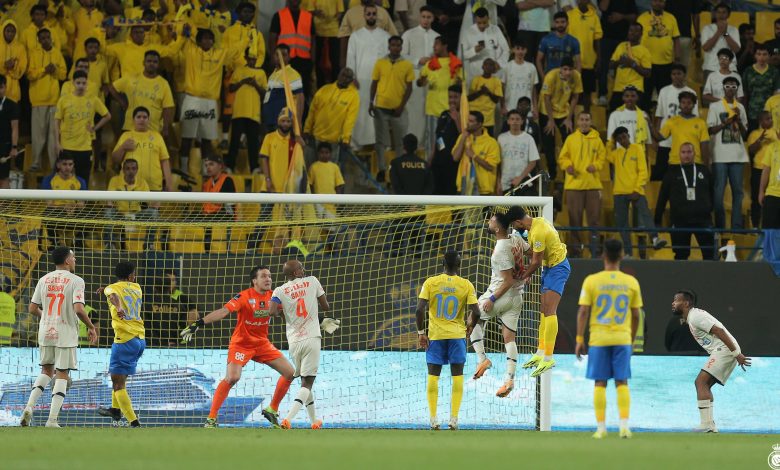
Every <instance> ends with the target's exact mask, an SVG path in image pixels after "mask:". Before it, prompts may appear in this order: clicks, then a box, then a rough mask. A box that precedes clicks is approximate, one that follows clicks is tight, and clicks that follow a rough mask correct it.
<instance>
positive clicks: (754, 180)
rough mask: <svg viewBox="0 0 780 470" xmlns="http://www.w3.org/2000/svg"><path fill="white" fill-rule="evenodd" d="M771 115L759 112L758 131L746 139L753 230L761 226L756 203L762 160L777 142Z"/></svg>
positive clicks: (762, 168) (759, 209) (759, 207)
mask: <svg viewBox="0 0 780 470" xmlns="http://www.w3.org/2000/svg"><path fill="white" fill-rule="evenodd" d="M773 127H774V123H773V120H772V113H771V112H769V111H761V113H760V114H759V115H758V129H756V130H754V131H753V132H751V133H750V135H749V136H748V139H747V146H748V154H749V155H750V159H751V161H752V162H753V168H752V169H751V173H750V221H751V222H752V224H753V228H758V227H760V226H761V204H759V203H758V189H759V187H760V186H761V173H762V172H763V170H764V158H765V156H766V155H767V154H768V153H769V152H768V150H769V148H770V145H772V144H773V143H775V142H777V141H778V140H779V139H778V136H777V131H775V130H774V129H773Z"/></svg>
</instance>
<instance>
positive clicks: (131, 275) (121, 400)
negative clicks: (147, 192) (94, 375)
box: [98, 261, 146, 427]
mask: <svg viewBox="0 0 780 470" xmlns="http://www.w3.org/2000/svg"><path fill="white" fill-rule="evenodd" d="M114 274H115V275H116V277H117V279H118V281H117V282H115V283H113V284H111V285H109V286H108V287H106V288H105V289H104V290H103V293H104V294H105V295H106V299H107V300H108V308H109V310H111V326H112V327H113V328H114V344H113V345H112V346H111V363H110V365H109V366H108V372H109V373H110V374H111V382H112V383H113V385H114V391H113V393H112V394H111V408H98V413H100V415H102V416H109V417H111V418H112V419H113V420H114V421H115V422H118V421H119V420H120V419H121V418H122V415H125V418H126V419H127V422H128V423H130V426H132V427H139V426H140V425H141V423H140V422H139V421H138V417H137V416H136V415H135V411H133V404H132V402H131V401H130V395H128V394H127V389H126V388H125V383H126V382H127V376H128V375H133V374H135V368H136V365H137V364H138V359H140V358H141V355H142V354H143V353H144V349H145V348H146V341H144V320H143V318H141V305H142V304H143V294H142V291H141V286H139V285H138V284H137V283H136V282H135V265H133V263H131V262H129V261H120V262H119V263H117V265H116V267H115V268H114Z"/></svg>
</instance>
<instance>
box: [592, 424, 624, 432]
mask: <svg viewBox="0 0 780 470" xmlns="http://www.w3.org/2000/svg"><path fill="white" fill-rule="evenodd" d="M621 426H622V425H621ZM596 430H597V431H599V432H607V423H606V422H605V421H599V422H597V423H596Z"/></svg>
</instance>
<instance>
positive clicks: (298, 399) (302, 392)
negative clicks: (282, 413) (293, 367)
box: [286, 387, 311, 421]
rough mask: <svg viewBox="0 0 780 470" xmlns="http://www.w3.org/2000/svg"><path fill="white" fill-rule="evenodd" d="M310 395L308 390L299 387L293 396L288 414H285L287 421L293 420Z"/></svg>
mask: <svg viewBox="0 0 780 470" xmlns="http://www.w3.org/2000/svg"><path fill="white" fill-rule="evenodd" d="M310 394H311V391H310V390H309V389H308V388H304V387H301V388H300V389H298V393H297V394H296V395H295V400H293V403H292V406H291V407H290V412H289V413H287V418H286V419H287V421H292V420H293V418H295V415H297V414H298V411H300V410H301V407H303V404H304V403H306V402H307V401H308V399H309V395H310Z"/></svg>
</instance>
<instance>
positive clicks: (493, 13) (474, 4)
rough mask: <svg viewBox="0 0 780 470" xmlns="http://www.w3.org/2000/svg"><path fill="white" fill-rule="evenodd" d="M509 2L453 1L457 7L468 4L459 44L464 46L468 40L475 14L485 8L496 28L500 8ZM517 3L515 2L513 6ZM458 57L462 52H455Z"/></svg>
mask: <svg viewBox="0 0 780 470" xmlns="http://www.w3.org/2000/svg"><path fill="white" fill-rule="evenodd" d="M506 1H507V0H453V3H455V4H456V5H463V4H464V3H465V4H466V11H464V12H463V21H462V22H461V24H460V40H459V41H458V43H459V44H463V40H464V39H465V38H466V32H467V31H468V29H469V28H470V27H471V26H473V25H474V12H475V11H477V10H478V9H479V8H484V9H486V10H487V11H488V16H489V17H490V24H492V25H493V26H495V25H496V24H498V23H497V20H498V7H502V6H504V5H506ZM514 3H515V2H514V1H513V2H512V4H514ZM453 52H455V53H456V54H457V55H460V51H457V52H456V51H453Z"/></svg>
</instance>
